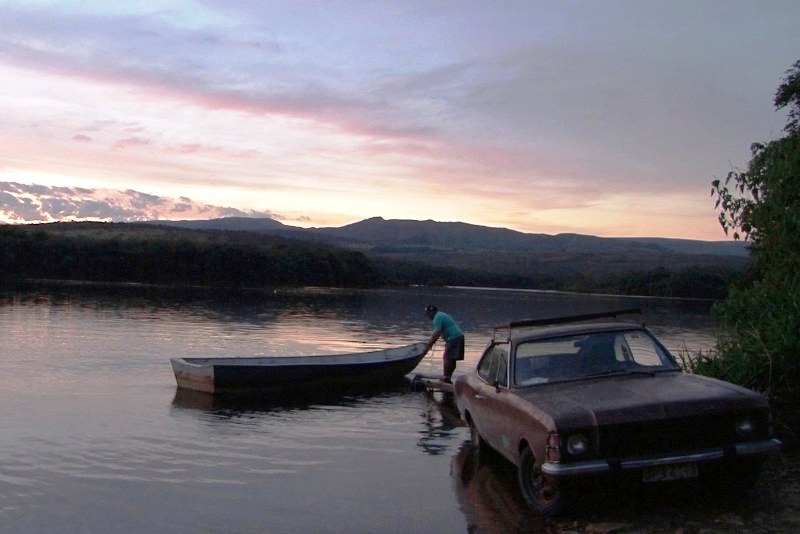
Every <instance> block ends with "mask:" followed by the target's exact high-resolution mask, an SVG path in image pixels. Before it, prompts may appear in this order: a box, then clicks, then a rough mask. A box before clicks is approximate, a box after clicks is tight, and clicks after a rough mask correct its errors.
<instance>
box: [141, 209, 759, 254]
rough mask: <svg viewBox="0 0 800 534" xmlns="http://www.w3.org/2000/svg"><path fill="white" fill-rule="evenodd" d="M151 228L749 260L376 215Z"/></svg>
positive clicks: (713, 249) (740, 250) (415, 245)
mask: <svg viewBox="0 0 800 534" xmlns="http://www.w3.org/2000/svg"><path fill="white" fill-rule="evenodd" d="M149 224H156V225H167V226H172V227H180V228H192V229H216V230H245V231H252V232H263V233H268V234H273V235H282V236H286V237H292V238H297V239H314V240H324V241H327V242H330V243H333V244H337V245H341V246H350V247H354V248H359V249H362V250H363V249H367V250H371V249H375V250H380V249H392V250H395V251H398V250H402V249H408V250H415V251H419V250H420V249H424V248H430V249H436V250H457V251H460V252H485V251H512V252H532V253H538V252H566V253H579V254H582V253H587V252H603V253H616V254H635V253H637V252H640V251H642V250H647V251H650V252H663V253H678V254H692V255H694V254H704V255H711V256H738V257H742V258H746V257H748V256H749V252H748V250H747V246H746V245H745V244H744V243H742V242H740V241H730V240H728V241H700V240H692V239H670V238H656V237H630V238H604V237H597V236H592V235H582V234H557V235H548V234H531V233H523V232H518V231H516V230H510V229H508V228H493V227H488V226H478V225H474V224H467V223H462V222H437V221H430V220H428V221H414V220H386V219H383V218H382V217H373V218H370V219H365V220H363V221H359V222H356V223H353V224H348V225H345V226H341V227H328V228H299V227H296V226H289V225H285V224H282V223H281V222H279V221H276V220H273V219H265V218H259V219H256V218H244V217H227V218H222V219H211V220H203V221H149Z"/></svg>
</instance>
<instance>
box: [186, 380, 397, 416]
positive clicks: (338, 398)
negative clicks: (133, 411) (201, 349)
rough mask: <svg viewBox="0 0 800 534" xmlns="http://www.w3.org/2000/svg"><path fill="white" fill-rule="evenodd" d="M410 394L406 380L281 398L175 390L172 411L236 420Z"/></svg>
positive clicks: (354, 404)
mask: <svg viewBox="0 0 800 534" xmlns="http://www.w3.org/2000/svg"><path fill="white" fill-rule="evenodd" d="M410 391H411V383H410V381H408V380H404V381H400V382H398V383H397V384H394V385H389V386H384V387H380V388H377V387H376V388H369V387H358V388H356V387H353V388H340V389H338V390H337V391H331V390H308V389H302V388H300V389H298V390H296V391H294V392H292V393H290V392H283V393H281V395H261V394H257V393H255V394H235V393H229V394H222V395H220V394H217V395H214V394H211V393H203V392H201V391H192V390H188V389H183V388H176V390H175V396H174V398H173V399H172V406H173V408H177V409H183V410H196V411H199V412H208V413H214V414H217V415H220V416H230V417H236V416H238V415H241V414H243V413H269V412H281V411H284V412H285V411H295V410H300V411H302V410H309V409H313V408H318V407H321V406H350V407H352V406H356V405H358V404H361V403H365V402H369V401H370V400H373V399H375V398H378V397H387V396H397V395H405V394H408V393H409V392H410Z"/></svg>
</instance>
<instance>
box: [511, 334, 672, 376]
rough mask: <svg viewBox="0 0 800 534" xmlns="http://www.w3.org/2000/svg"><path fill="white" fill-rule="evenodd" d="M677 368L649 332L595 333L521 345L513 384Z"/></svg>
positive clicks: (517, 351) (515, 363)
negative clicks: (628, 371) (639, 370)
mask: <svg viewBox="0 0 800 534" xmlns="http://www.w3.org/2000/svg"><path fill="white" fill-rule="evenodd" d="M674 368H675V365H674V364H673V362H672V360H671V359H670V357H669V356H668V355H667V353H666V352H665V351H664V350H662V349H661V347H660V346H659V345H658V344H657V343H656V342H655V340H654V339H653V338H652V337H651V336H650V335H649V334H648V333H647V332H646V331H640V330H636V331H630V330H629V331H623V332H596V333H589V334H579V335H570V336H563V337H558V338H551V339H544V340H535V341H527V342H523V343H520V344H518V345H517V346H516V358H515V360H514V384H515V385H517V386H528V385H533V384H539V383H543V382H550V381H554V380H563V379H572V378H580V377H584V376H594V375H601V374H606V373H613V372H616V371H626V370H637V369H643V370H660V369H674Z"/></svg>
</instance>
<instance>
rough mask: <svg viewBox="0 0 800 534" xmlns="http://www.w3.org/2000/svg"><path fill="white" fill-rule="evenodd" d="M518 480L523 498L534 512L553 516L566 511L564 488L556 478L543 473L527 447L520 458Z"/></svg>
mask: <svg viewBox="0 0 800 534" xmlns="http://www.w3.org/2000/svg"><path fill="white" fill-rule="evenodd" d="M517 478H518V480H519V487H520V490H521V491H522V496H523V497H524V498H525V502H526V503H527V504H528V507H529V508H530V509H531V510H533V511H534V512H537V513H540V514H542V515H547V516H552V515H556V514H558V513H559V512H561V511H562V510H563V509H564V507H565V505H566V501H567V498H566V496H565V494H564V488H563V487H562V486H561V485H560V484H559V483H558V481H557V480H556V479H555V478H553V477H550V476H547V475H545V474H544V473H542V468H541V466H540V465H538V464H537V463H536V458H535V457H534V456H533V453H532V452H531V450H530V449H529V448H527V447H525V450H523V451H522V454H521V455H520V458H519V465H518V466H517Z"/></svg>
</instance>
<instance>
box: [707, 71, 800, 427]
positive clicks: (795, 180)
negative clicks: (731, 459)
mask: <svg viewBox="0 0 800 534" xmlns="http://www.w3.org/2000/svg"><path fill="white" fill-rule="evenodd" d="M775 105H776V107H777V108H779V109H780V108H782V107H784V106H790V110H789V122H788V124H787V126H786V128H785V132H786V136H785V137H783V138H781V139H778V140H775V141H771V142H769V143H765V144H761V143H757V144H754V145H753V146H752V155H753V156H752V159H751V161H750V163H749V165H748V168H747V170H745V171H739V170H736V171H733V172H731V173H729V174H728V176H727V178H726V180H725V181H724V182H721V181H720V180H715V181H714V182H713V183H712V187H713V189H712V194H715V195H716V197H717V207H718V208H719V209H720V210H721V211H720V215H719V221H720V224H721V225H722V227H723V228H724V229H725V231H726V233H727V232H731V233H732V234H733V237H734V238H735V239H745V240H748V241H749V242H751V244H752V257H753V263H752V266H751V270H750V272H749V273H748V277H747V280H748V283H747V284H746V285H745V286H744V287H742V288H739V289H737V290H734V291H732V292H731V293H730V294H729V296H728V297H727V299H726V300H725V301H724V302H721V303H719V304H718V305H717V306H715V309H714V313H715V315H716V317H717V318H718V319H719V321H720V323H721V326H722V327H723V331H724V332H725V335H724V336H723V337H721V338H720V340H719V342H718V344H717V349H718V355H717V356H716V357H704V358H700V359H698V360H697V361H696V363H695V364H694V369H693V370H695V371H697V372H700V373H703V374H711V375H713V376H718V377H720V378H723V379H726V380H730V381H733V382H737V383H740V384H743V385H745V386H748V387H750V388H753V389H756V390H759V391H762V392H764V393H766V394H767V395H768V396H769V398H770V399H771V401H772V402H773V405H774V406H775V408H776V410H777V411H778V413H779V414H780V415H781V416H782V417H783V418H784V420H786V421H788V419H790V418H792V417H794V418H797V415H796V414H797V412H798V407H800V274H798V273H800V130H798V119H800V61H798V62H797V63H795V64H794V66H793V68H792V70H790V71H789V72H788V73H787V77H786V79H785V82H784V84H782V85H781V86H780V88H779V89H778V91H777V93H776V97H775ZM796 423H797V420H796V419H795V421H793V422H791V423H790V424H793V425H794V424H796Z"/></svg>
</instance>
